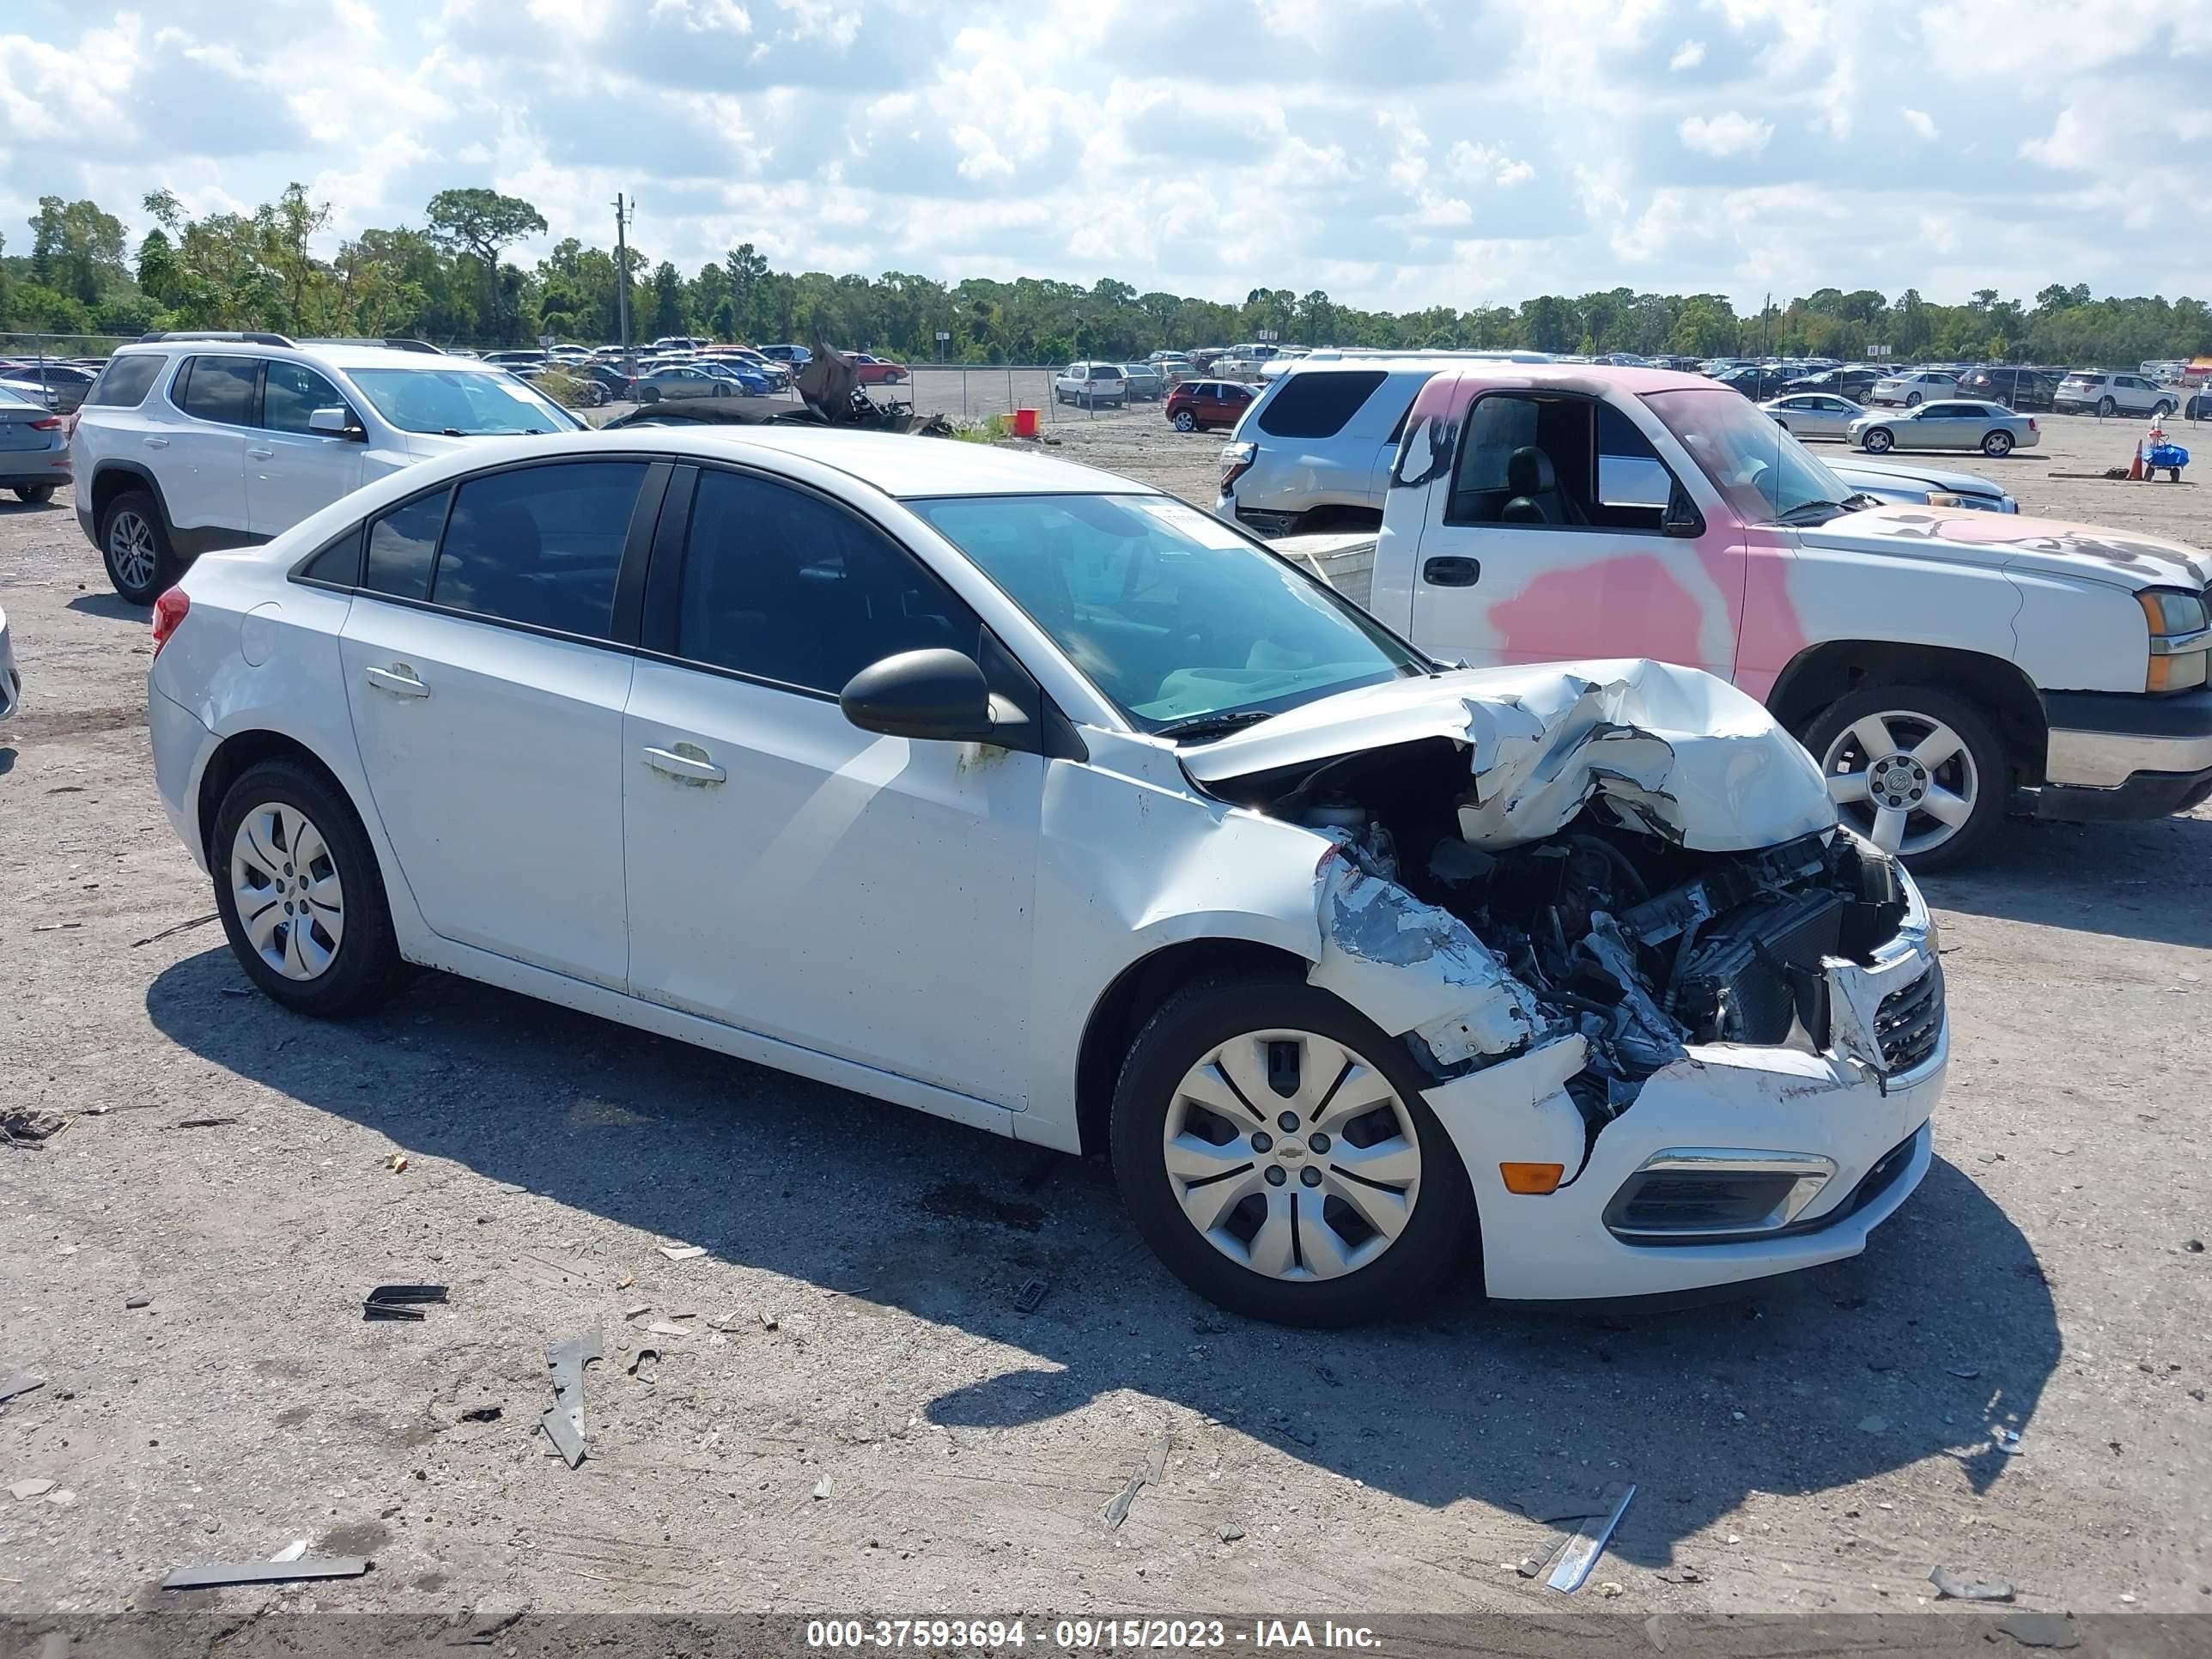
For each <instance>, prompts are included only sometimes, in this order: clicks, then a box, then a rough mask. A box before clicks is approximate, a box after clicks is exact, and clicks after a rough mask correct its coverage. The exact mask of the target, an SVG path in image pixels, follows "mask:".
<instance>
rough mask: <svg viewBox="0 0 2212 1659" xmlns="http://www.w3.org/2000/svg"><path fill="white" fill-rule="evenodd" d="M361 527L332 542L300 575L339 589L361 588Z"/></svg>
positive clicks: (354, 528) (357, 526)
mask: <svg viewBox="0 0 2212 1659" xmlns="http://www.w3.org/2000/svg"><path fill="white" fill-rule="evenodd" d="M361 542H362V536H361V526H359V525H356V526H354V527H353V528H352V529H351V530H349V531H347V532H346V533H345V534H344V535H343V536H341V537H339V538H337V540H336V541H334V542H332V543H331V544H330V545H329V546H328V547H326V548H325V549H324V550H322V551H321V552H319V553H318V554H316V555H315V556H314V557H313V559H312V560H311V561H309V562H308V563H307V566H306V568H303V569H302V570H301V572H300V574H301V576H303V577H305V578H307V580H309V581H318V582H331V583H333V584H335V585H336V586H339V587H358V586H361Z"/></svg>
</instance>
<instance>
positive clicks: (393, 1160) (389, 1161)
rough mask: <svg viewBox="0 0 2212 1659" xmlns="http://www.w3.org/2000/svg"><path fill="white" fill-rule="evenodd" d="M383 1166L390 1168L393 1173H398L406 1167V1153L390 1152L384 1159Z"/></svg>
mask: <svg viewBox="0 0 2212 1659" xmlns="http://www.w3.org/2000/svg"><path fill="white" fill-rule="evenodd" d="M384 1167H385V1168H386V1169H387V1170H391V1171H392V1174H394V1175H398V1174H399V1173H400V1172H401V1171H402V1170H404V1169H406V1167H407V1154H406V1153H404V1152H393V1153H392V1154H391V1155H390V1156H389V1157H387V1158H386V1159H385V1160H384Z"/></svg>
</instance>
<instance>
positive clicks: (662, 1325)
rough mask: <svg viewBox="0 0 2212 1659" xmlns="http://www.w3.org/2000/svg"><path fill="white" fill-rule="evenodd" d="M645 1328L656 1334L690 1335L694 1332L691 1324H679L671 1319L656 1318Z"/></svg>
mask: <svg viewBox="0 0 2212 1659" xmlns="http://www.w3.org/2000/svg"><path fill="white" fill-rule="evenodd" d="M646 1329H647V1330H648V1331H651V1332H652V1333H653V1334H654V1335H655V1336H690V1335H691V1334H692V1331H691V1328H690V1326H689V1325H678V1323H676V1322H675V1321H673V1320H671V1319H656V1320H654V1321H653V1322H652V1323H651V1324H649V1325H647V1327H646Z"/></svg>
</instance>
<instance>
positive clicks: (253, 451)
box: [246, 358, 367, 536]
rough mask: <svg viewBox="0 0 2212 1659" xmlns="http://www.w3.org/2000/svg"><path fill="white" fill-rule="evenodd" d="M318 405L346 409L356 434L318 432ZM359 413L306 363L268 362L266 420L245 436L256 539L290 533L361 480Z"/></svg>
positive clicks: (264, 384) (249, 516) (264, 402)
mask: <svg viewBox="0 0 2212 1659" xmlns="http://www.w3.org/2000/svg"><path fill="white" fill-rule="evenodd" d="M319 409H337V410H343V411H344V413H345V417H346V425H347V427H348V428H349V430H350V431H352V432H353V433H354V434H355V435H354V436H351V437H348V436H345V435H341V434H338V433H335V432H317V431H315V430H314V429H313V428H311V427H310V426H309V425H308V424H307V422H308V417H309V416H312V415H313V413H314V412H315V411H316V410H319ZM366 436H367V434H366V433H365V432H364V431H363V430H362V422H361V416H360V414H359V412H358V411H357V410H355V409H354V407H353V406H352V404H351V403H350V402H349V400H348V399H347V398H344V397H343V396H342V395H341V394H340V393H339V392H338V389H337V387H336V386H332V385H331V383H330V381H328V380H325V378H324V377H323V376H322V375H320V374H317V373H316V372H315V371H314V370H313V369H312V368H308V367H307V364H305V363H299V362H283V361H279V360H278V359H276V358H270V359H268V360H266V362H264V367H263V368H262V374H261V423H260V428H259V429H258V431H255V432H252V433H251V434H249V435H247V437H246V518H247V520H248V521H249V524H250V526H251V527H252V531H253V533H254V534H255V535H257V536H274V535H276V533H277V532H280V531H284V530H289V529H290V528H291V527H292V526H294V525H295V524H297V523H299V522H300V520H302V519H304V518H306V517H307V515H308V514H309V513H319V512H320V511H321V510H322V509H323V508H324V507H328V506H329V505H330V504H331V502H332V501H337V499H338V498H339V497H340V496H341V495H347V494H349V493H350V492H351V491H352V490H353V489H356V487H357V486H358V485H359V484H360V483H361V458H362V451H363V450H364V449H365V448H366V447H367V446H366V444H365V443H364V442H363V439H365V438H366Z"/></svg>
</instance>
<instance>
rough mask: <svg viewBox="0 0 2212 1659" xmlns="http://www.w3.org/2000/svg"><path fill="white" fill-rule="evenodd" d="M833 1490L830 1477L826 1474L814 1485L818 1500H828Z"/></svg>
mask: <svg viewBox="0 0 2212 1659" xmlns="http://www.w3.org/2000/svg"><path fill="white" fill-rule="evenodd" d="M833 1490H834V1488H833V1487H832V1486H830V1484H829V1476H828V1475H826V1474H825V1475H823V1477H822V1478H821V1479H820V1480H817V1481H816V1482H815V1483H814V1495H815V1497H817V1498H827V1497H828V1496H829V1494H830V1492H832V1491H833Z"/></svg>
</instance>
